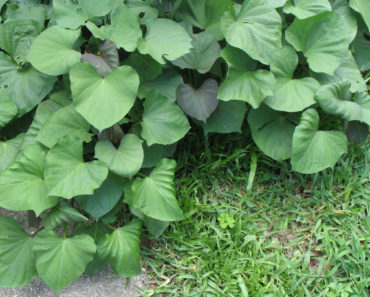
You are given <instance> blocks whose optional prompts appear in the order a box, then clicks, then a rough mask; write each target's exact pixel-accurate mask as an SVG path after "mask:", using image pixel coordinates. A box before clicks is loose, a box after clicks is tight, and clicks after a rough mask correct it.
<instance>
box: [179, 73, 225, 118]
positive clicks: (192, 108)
mask: <svg viewBox="0 0 370 297" xmlns="http://www.w3.org/2000/svg"><path fill="white" fill-rule="evenodd" d="M217 93H218V85H217V82H216V81H215V80H214V79H207V80H206V81H205V82H204V83H203V85H202V86H201V87H200V88H199V89H197V90H195V89H194V88H193V87H192V86H190V85H187V84H183V85H181V86H180V87H179V88H178V89H177V103H178V104H179V106H180V107H181V108H182V110H183V111H184V112H185V113H186V114H187V115H189V116H191V117H193V118H196V119H197V120H199V121H203V122H205V121H206V120H207V119H208V118H209V116H210V115H211V114H212V112H214V111H215V109H216V107H217V104H218V99H217Z"/></svg>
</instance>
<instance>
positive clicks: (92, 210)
mask: <svg viewBox="0 0 370 297" xmlns="http://www.w3.org/2000/svg"><path fill="white" fill-rule="evenodd" d="M122 180H123V179H122V178H120V177H118V176H116V175H113V174H109V175H108V177H107V179H106V180H105V181H104V182H103V184H102V185H101V187H100V188H99V189H97V190H95V191H94V194H93V195H88V196H79V197H76V200H77V201H78V203H79V204H80V205H81V207H82V208H83V209H84V210H86V211H87V212H88V213H89V214H91V215H92V216H93V217H94V218H95V219H96V220H98V219H100V218H101V217H102V216H104V215H105V214H107V213H108V212H110V211H111V210H112V209H113V207H114V206H115V205H116V204H117V203H118V201H119V200H120V198H121V196H122V185H123V183H122Z"/></svg>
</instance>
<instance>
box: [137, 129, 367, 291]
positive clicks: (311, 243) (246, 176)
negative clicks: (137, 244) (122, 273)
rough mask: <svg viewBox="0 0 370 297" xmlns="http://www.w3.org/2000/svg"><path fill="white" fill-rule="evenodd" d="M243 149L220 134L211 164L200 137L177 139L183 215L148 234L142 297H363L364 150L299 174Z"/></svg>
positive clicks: (241, 142) (242, 139)
mask: <svg viewBox="0 0 370 297" xmlns="http://www.w3.org/2000/svg"><path fill="white" fill-rule="evenodd" d="M248 142H249V143H251V142H250V140H249V138H248V137H246V136H245V135H244V136H243V135H232V136H228V137H224V136H216V137H214V138H212V143H210V148H211V153H212V155H211V160H207V156H206V153H205V152H203V151H205V150H204V148H203V145H204V144H202V143H199V142H198V141H197V136H196V135H190V136H189V137H188V138H187V139H186V140H185V141H184V142H182V144H181V145H180V147H179V151H180V153H178V155H177V159H178V163H179V167H180V169H179V170H178V176H177V189H178V199H179V201H180V204H181V206H182V208H183V210H184V216H185V218H184V220H183V221H180V222H177V223H173V224H171V226H170V227H169V228H168V230H166V231H165V233H164V234H162V235H161V236H160V237H159V238H151V237H149V235H148V240H147V241H148V247H147V248H145V249H144V262H145V266H146V269H147V272H148V273H149V275H150V277H151V282H150V284H151V285H150V286H149V287H148V288H147V290H145V291H144V292H143V293H142V296H233V297H234V296H243V297H245V296H256V297H259V296H265V297H267V296H271V297H279V296H315V297H319V296H325V297H326V296H328V297H334V296H340V297H345V296H351V297H355V296H361V297H365V296H369V291H368V285H369V283H370V266H369V248H368V245H369V230H370V229H369V226H370V220H369V217H368V214H369V204H370V199H369V198H370V190H369V187H368V185H369V166H368V157H369V151H368V150H367V149H366V148H367V147H368V146H367V145H365V146H363V148H360V147H358V146H355V145H353V146H351V147H350V154H347V155H345V156H344V157H343V158H342V159H341V160H340V162H339V164H338V165H337V166H336V167H335V170H331V169H327V170H325V171H323V172H322V173H319V174H314V175H301V174H297V173H292V172H291V171H290V166H289V164H288V163H287V162H282V163H277V162H273V161H271V160H270V159H268V158H267V157H265V156H264V155H263V154H261V153H260V152H259V151H258V149H257V148H255V147H254V146H253V145H251V144H249V143H248ZM191 150H193V151H191ZM196 152H200V153H196ZM251 159H253V161H252V163H251ZM254 165H257V169H256V170H254V167H255V166H254ZM254 174H255V176H254V178H253V175H254ZM227 220H229V221H231V222H230V223H231V225H233V222H232V221H233V220H234V221H235V225H234V226H233V227H230V226H228V227H226V228H225V226H223V227H224V228H223V227H221V225H222V224H221V223H223V222H224V223H226V224H227Z"/></svg>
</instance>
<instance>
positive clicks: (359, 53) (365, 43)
mask: <svg viewBox="0 0 370 297" xmlns="http://www.w3.org/2000/svg"><path fill="white" fill-rule="evenodd" d="M353 49H354V51H355V53H354V57H355V60H356V63H357V65H358V67H359V68H360V70H361V71H367V70H369V69H370V42H369V40H367V39H366V38H365V37H364V35H363V34H362V33H360V34H358V36H357V37H356V39H355V41H354V42H353Z"/></svg>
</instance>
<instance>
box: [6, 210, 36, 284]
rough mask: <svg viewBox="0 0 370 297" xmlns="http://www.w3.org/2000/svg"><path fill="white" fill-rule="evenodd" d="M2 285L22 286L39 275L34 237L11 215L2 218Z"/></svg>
mask: <svg viewBox="0 0 370 297" xmlns="http://www.w3.org/2000/svg"><path fill="white" fill-rule="evenodd" d="M0 263H1V265H0V286H1V287H3V288H4V287H5V288H6V287H20V286H24V285H27V284H28V283H29V282H30V281H31V280H32V279H33V278H35V277H36V276H37V272H36V266H35V257H34V255H33V253H32V237H31V236H29V235H28V234H27V233H26V232H24V230H23V229H22V227H21V226H20V225H19V223H18V222H17V221H16V220H14V219H13V218H10V217H1V218H0Z"/></svg>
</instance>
